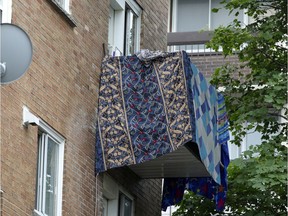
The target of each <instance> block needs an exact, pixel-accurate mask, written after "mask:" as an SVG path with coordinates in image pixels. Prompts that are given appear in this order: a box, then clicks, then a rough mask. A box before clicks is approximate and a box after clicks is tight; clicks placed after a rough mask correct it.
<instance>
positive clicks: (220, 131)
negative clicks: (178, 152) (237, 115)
mask: <svg viewBox="0 0 288 216" xmlns="http://www.w3.org/2000/svg"><path fill="white" fill-rule="evenodd" d="M192 68H194V69H195V67H192ZM216 125H217V142H218V144H219V145H220V148H221V162H220V164H221V165H220V184H219V183H217V182H216V181H215V180H214V179H213V178H212V177H199V178H167V179H164V188H163V198H162V209H163V210H164V211H165V210H166V209H167V207H168V206H171V205H175V204H177V203H179V202H180V201H181V200H182V198H183V194H184V191H185V190H189V191H192V192H194V193H195V194H198V195H201V196H204V197H206V198H208V199H212V200H214V202H215V204H216V209H217V210H218V211H223V210H224V204H225V200H226V193H227V186H228V183H227V167H228V165H229V162H230V160H229V152H228V140H229V131H228V117H227V113H226V109H225V103H224V98H223V95H221V94H219V93H218V94H217V124H216ZM198 146H199V144H198Z"/></svg>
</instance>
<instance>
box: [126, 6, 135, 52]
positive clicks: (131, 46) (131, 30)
mask: <svg viewBox="0 0 288 216" xmlns="http://www.w3.org/2000/svg"><path fill="white" fill-rule="evenodd" d="M136 26H137V16H136V15H135V14H134V12H133V11H132V10H131V9H129V8H128V9H126V38H125V42H126V55H133V54H134V53H135V52H136V39H137V38H136V33H137V31H136V30H137V29H136Z"/></svg>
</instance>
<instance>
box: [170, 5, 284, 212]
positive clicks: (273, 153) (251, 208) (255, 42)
mask: <svg viewBox="0 0 288 216" xmlns="http://www.w3.org/2000/svg"><path fill="white" fill-rule="evenodd" d="M222 3H223V7H224V8H226V9H228V10H229V11H230V13H234V14H235V15H236V16H237V15H238V12H239V10H243V9H245V13H246V14H247V15H249V16H250V18H249V19H252V20H254V22H252V23H250V24H249V25H247V26H244V27H243V24H242V23H240V22H239V21H238V20H234V21H233V23H232V24H231V25H229V26H227V27H223V26H221V27H219V28H217V29H216V30H215V32H214V34H213V38H212V40H211V41H210V42H209V43H208V46H209V47H210V48H212V49H214V50H216V51H218V50H221V49H222V50H223V54H224V55H225V56H229V55H237V56H238V58H239V61H240V65H239V64H235V63H233V62H231V63H230V64H225V65H223V66H222V67H220V68H217V69H216V70H215V72H214V74H213V76H212V80H211V83H212V84H213V85H215V86H216V87H224V88H225V91H224V95H225V103H226V108H227V112H228V115H229V120H230V131H231V132H232V135H233V137H234V140H232V143H234V144H236V145H238V146H239V145H240V144H241V143H242V141H243V138H244V136H245V135H246V133H247V130H249V129H254V130H256V131H258V132H260V133H261V134H262V143H261V145H258V146H254V147H251V148H250V149H249V150H248V151H245V152H244V153H243V154H242V157H241V158H238V159H236V160H233V161H232V162H231V163H230V165H229V167H228V183H229V188H228V194H227V202H226V205H227V209H226V210H227V211H229V213H216V212H215V210H214V203H212V202H210V201H208V200H205V199H204V198H202V197H199V196H196V195H194V194H192V193H187V194H185V197H184V200H183V201H182V202H181V204H180V205H179V206H180V208H179V210H178V211H177V212H176V213H175V214H174V216H178V215H187V216H188V215H254V216H255V215H259V216H260V215H286V212H287V202H286V200H287V147H285V146H283V145H281V143H283V142H285V141H287V134H288V131H287V127H288V126H287V122H286V123H280V122H279V117H282V119H286V121H287V106H286V108H284V107H285V104H287V83H288V80H287V46H284V45H283V44H286V42H287V39H288V38H287V20H286V19H287V0H265V1H260V0H223V1H222ZM212 11H213V12H218V11H219V8H216V9H213V10H212ZM281 113H282V114H281ZM247 122H248V123H249V124H248V125H247Z"/></svg>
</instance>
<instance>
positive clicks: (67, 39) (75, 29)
mask: <svg viewBox="0 0 288 216" xmlns="http://www.w3.org/2000/svg"><path fill="white" fill-rule="evenodd" d="M168 8H169V0H160V1H152V0H148V1H147V0H146V1H144V0H138V1H137V2H136V1H134V0H111V1H110V2H109V1H98V0H96V1H84V0H80V1H75V0H37V1H32V0H27V1H16V0H0V12H1V13H0V16H1V21H2V22H3V23H4V22H11V23H12V24H15V25H17V26H19V27H21V28H22V29H23V30H25V31H26V32H27V34H28V35H29V36H30V39H31V41H32V43H33V59H32V63H31V65H30V67H29V69H28V71H27V72H26V73H25V75H24V76H23V77H22V78H21V79H19V80H17V81H15V82H13V83H10V84H7V85H2V86H1V113H0V115H1V116H0V117H1V146H0V147H1V151H0V153H1V182H0V183H1V215H3V216H4V215H5V216H6V215H9V216H10V215H11V216H12V215H13V216H16V215H19V216H23V215H33V214H34V215H75V216H76V215H77V216H80V215H83V216H84V215H88V216H91V215H97V216H100V215H105V216H106V215H111V216H112V215H124V214H125V215H135V216H140V215H143V216H144V215H149V216H150V215H151V216H153V215H160V212H161V210H160V204H161V181H160V180H143V179H140V178H138V177H137V176H136V175H135V174H134V173H132V172H131V171H130V170H129V169H125V168H123V169H117V170H113V171H110V172H109V174H101V175H98V176H97V177H95V170H94V169H95V166H94V159H95V119H96V115H97V114H96V110H97V97H98V87H99V86H98V83H99V74H100V70H101V68H100V67H101V60H102V58H103V56H104V54H105V53H106V54H107V52H110V54H113V52H114V53H115V52H120V53H122V54H129V53H130V54H131V53H133V52H134V51H135V50H137V49H139V48H141V49H151V50H158V49H159V50H166V33H167V21H168V11H169V9H168ZM128 20H130V21H131V22H128ZM125 23H126V24H125ZM131 32H133V34H132V33H131ZM127 38H129V39H131V38H132V39H131V40H129V39H127ZM116 54H117V53H116ZM23 112H24V114H23ZM23 115H25V116H26V117H27V118H26V120H27V122H26V123H27V124H26V126H23Z"/></svg>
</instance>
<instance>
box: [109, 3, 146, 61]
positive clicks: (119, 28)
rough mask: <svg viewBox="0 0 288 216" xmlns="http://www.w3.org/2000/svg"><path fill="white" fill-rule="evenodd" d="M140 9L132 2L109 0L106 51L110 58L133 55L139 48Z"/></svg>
mask: <svg viewBox="0 0 288 216" xmlns="http://www.w3.org/2000/svg"><path fill="white" fill-rule="evenodd" d="M141 12H142V10H141V8H140V6H139V5H138V4H137V3H136V2H135V1H134V0H126V1H120V0H111V1H110V9H109V31H108V50H109V54H110V55H112V56H118V55H123V54H124V55H133V54H134V53H135V52H137V51H138V50H139V48H140V25H141V21H140V20H141V19H140V16H141Z"/></svg>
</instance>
